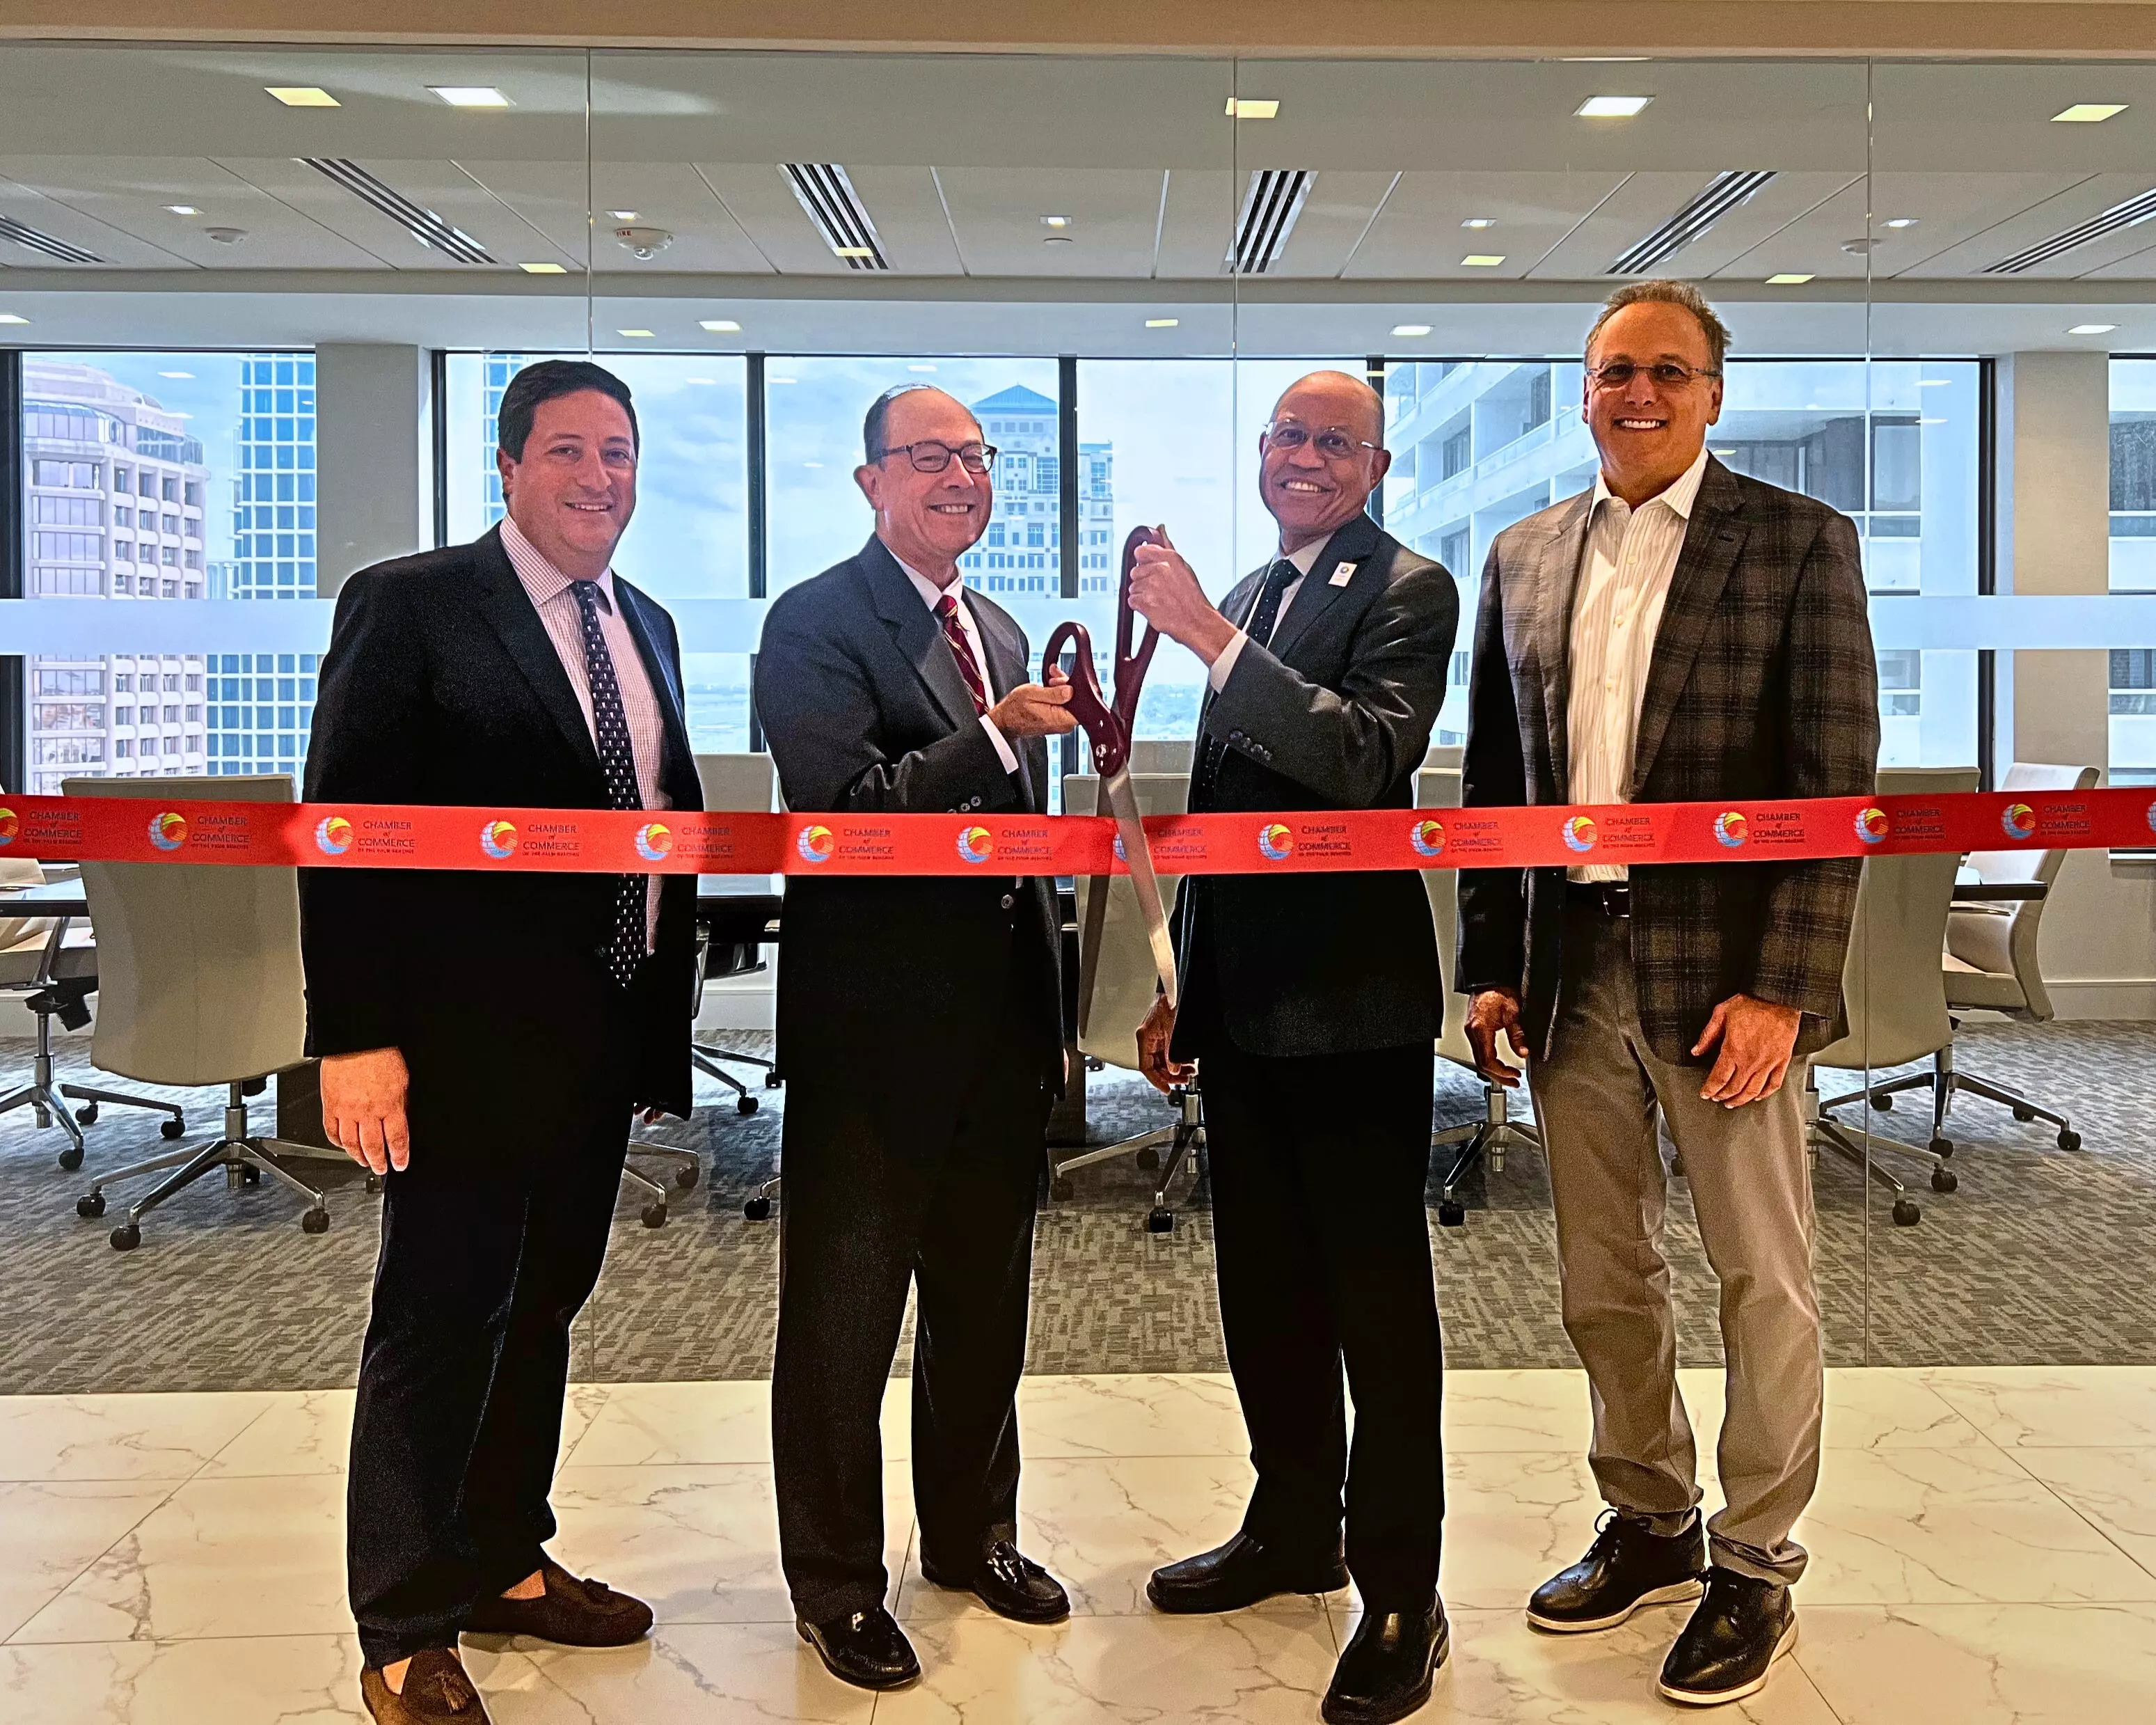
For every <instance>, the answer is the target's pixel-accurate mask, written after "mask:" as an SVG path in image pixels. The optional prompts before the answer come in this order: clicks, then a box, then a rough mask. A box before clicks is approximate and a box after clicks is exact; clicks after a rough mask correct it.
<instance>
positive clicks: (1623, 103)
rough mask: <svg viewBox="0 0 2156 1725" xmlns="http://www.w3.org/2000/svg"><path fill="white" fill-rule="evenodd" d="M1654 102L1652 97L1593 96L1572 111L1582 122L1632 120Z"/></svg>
mask: <svg viewBox="0 0 2156 1725" xmlns="http://www.w3.org/2000/svg"><path fill="white" fill-rule="evenodd" d="M1652 100H1654V97H1652V96H1650V95H1591V96H1589V97H1588V99H1587V100H1585V101H1584V102H1582V103H1581V104H1580V105H1579V106H1578V107H1576V108H1574V109H1573V114H1575V115H1576V116H1578V117H1579V118H1580V119H1582V120H1630V118H1631V117H1632V116H1634V115H1635V114H1636V113H1638V112H1639V111H1640V109H1642V108H1644V107H1645V106H1647V104H1648V103H1649V102H1650V101H1652Z"/></svg>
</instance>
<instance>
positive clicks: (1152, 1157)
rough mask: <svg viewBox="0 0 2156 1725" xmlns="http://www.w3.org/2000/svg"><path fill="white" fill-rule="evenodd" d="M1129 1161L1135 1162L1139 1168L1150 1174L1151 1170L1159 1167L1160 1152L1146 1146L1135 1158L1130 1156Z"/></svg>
mask: <svg viewBox="0 0 2156 1725" xmlns="http://www.w3.org/2000/svg"><path fill="white" fill-rule="evenodd" d="M1131 1160H1132V1161H1134V1162H1136V1163H1137V1165H1138V1166H1140V1167H1141V1168H1143V1169H1145V1170H1147V1171H1148V1172H1150V1171H1152V1170H1153V1169H1155V1168H1158V1166H1160V1152H1159V1151H1157V1150H1155V1149H1154V1148H1153V1147H1152V1146H1151V1145H1150V1144H1148V1145H1147V1146H1146V1147H1145V1148H1144V1149H1143V1150H1142V1151H1138V1153H1137V1155H1136V1156H1132V1158H1131Z"/></svg>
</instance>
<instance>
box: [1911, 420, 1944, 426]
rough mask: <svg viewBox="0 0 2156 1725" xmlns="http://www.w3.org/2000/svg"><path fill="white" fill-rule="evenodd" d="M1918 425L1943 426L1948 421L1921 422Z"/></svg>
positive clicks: (1918, 421)
mask: <svg viewBox="0 0 2156 1725" xmlns="http://www.w3.org/2000/svg"><path fill="white" fill-rule="evenodd" d="M1917 424H1918V425H1945V424H1946V421H1945V420H1917Z"/></svg>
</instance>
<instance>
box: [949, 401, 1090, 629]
mask: <svg viewBox="0 0 2156 1725" xmlns="http://www.w3.org/2000/svg"><path fill="white" fill-rule="evenodd" d="M973 417H974V418H975V419H976V420H979V421H980V425H981V435H982V436H983V437H984V438H986V439H987V440H988V441H989V442H990V443H992V444H993V445H995V446H996V448H997V450H998V451H999V453H998V455H997V456H996V476H995V483H996V507H995V512H994V513H993V514H992V515H990V516H989V517H988V531H987V533H983V535H982V537H981V542H980V543H978V545H976V546H974V547H973V549H972V550H971V551H968V553H967V554H965V555H964V556H963V557H962V558H960V559H958V566H959V569H961V571H962V573H963V574H964V576H965V580H966V584H967V585H968V587H974V588H978V589H979V590H982V591H983V592H987V593H1043V594H1046V593H1055V592H1057V591H1059V590H1060V589H1061V586H1062V576H1061V569H1062V559H1063V499H1062V492H1061V489H1060V487H1061V481H1062V473H1061V467H1062V456H1061V453H1060V451H1061V443H1060V435H1059V432H1058V429H1057V413H1056V405H1055V403H1054V402H1053V401H1051V400H1050V399H1048V397H1046V396H1045V395H1043V394H1041V393H1040V392H1039V390H1037V389H1027V388H1026V387H1025V386H1024V384H1013V385H1012V386H1011V387H1010V388H1009V389H1004V390H999V391H998V392H997V393H996V394H993V395H991V396H989V397H988V399H985V400H983V401H977V402H975V403H973ZM1078 460H1079V470H1078V540H1079V543H1078V549H1079V554H1080V555H1079V564H1078V568H1079V590H1080V591H1081V592H1086V593H1095V592H1104V591H1106V590H1107V588H1108V587H1109V586H1110V584H1111V582H1112V580H1113V574H1112V565H1113V564H1114V561H1115V554H1114V552H1113V549H1112V548H1111V547H1110V546H1109V543H1108V541H1109V539H1110V538H1111V536H1112V534H1113V533H1114V530H1115V510H1116V495H1115V451H1114V449H1113V447H1112V446H1111V445H1108V444H1105V443H1087V444H1081V445H1079V449H1078Z"/></svg>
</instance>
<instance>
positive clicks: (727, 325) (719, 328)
mask: <svg viewBox="0 0 2156 1725" xmlns="http://www.w3.org/2000/svg"><path fill="white" fill-rule="evenodd" d="M696 327H698V328H699V329H707V330H709V331H711V333H712V334H713V335H715V336H730V335H732V334H734V333H736V332H737V331H738V330H739V329H740V328H741V325H739V324H738V323H737V322H734V320H733V319H732V318H731V317H701V318H699V319H698V320H697V321H696Z"/></svg>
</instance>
